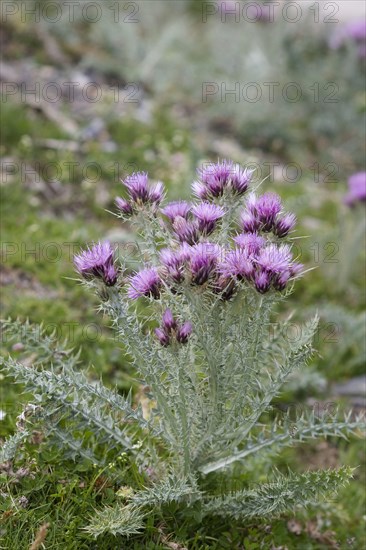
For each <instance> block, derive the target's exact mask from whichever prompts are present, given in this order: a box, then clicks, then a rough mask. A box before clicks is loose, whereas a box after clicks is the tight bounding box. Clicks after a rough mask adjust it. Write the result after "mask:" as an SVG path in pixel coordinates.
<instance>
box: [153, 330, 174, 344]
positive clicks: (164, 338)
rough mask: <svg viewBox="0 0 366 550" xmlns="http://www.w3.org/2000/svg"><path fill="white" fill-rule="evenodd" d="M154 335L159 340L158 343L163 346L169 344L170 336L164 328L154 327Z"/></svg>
mask: <svg viewBox="0 0 366 550" xmlns="http://www.w3.org/2000/svg"><path fill="white" fill-rule="evenodd" d="M154 332H155V336H156V337H157V339H158V340H159V342H160V344H161V345H162V346H164V347H166V346H169V344H170V336H169V334H167V333H166V332H165V331H164V330H162V329H161V328H156V329H155V330H154Z"/></svg>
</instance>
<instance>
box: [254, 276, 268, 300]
mask: <svg viewBox="0 0 366 550" xmlns="http://www.w3.org/2000/svg"><path fill="white" fill-rule="evenodd" d="M254 285H255V288H256V289H257V290H258V292H260V293H261V294H264V293H265V292H268V291H269V289H270V288H271V276H270V275H269V274H268V273H267V272H266V271H258V272H257V273H256V274H255V276H254Z"/></svg>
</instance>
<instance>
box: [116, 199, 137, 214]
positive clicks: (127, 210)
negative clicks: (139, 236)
mask: <svg viewBox="0 0 366 550" xmlns="http://www.w3.org/2000/svg"><path fill="white" fill-rule="evenodd" d="M116 206H117V208H118V209H119V210H120V211H121V212H122V214H125V215H126V216H131V214H132V213H133V208H132V205H131V204H130V203H129V202H128V201H127V200H125V199H122V198H121V197H117V198H116Z"/></svg>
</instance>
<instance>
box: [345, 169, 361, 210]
mask: <svg viewBox="0 0 366 550" xmlns="http://www.w3.org/2000/svg"><path fill="white" fill-rule="evenodd" d="M348 188H349V192H348V194H347V195H346V197H345V199H344V200H345V203H346V204H347V205H348V206H353V205H355V204H356V203H357V202H365V201H366V172H358V173H356V174H353V175H352V176H351V177H350V178H349V179H348Z"/></svg>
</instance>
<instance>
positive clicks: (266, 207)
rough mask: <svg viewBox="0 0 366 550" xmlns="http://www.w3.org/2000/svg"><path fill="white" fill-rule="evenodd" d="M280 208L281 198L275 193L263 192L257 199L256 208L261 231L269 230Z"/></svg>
mask: <svg viewBox="0 0 366 550" xmlns="http://www.w3.org/2000/svg"><path fill="white" fill-rule="evenodd" d="M281 208H282V204H281V199H280V197H279V196H278V195H277V194H276V193H264V195H261V196H260V197H258V199H257V203H256V210H257V216H258V219H259V221H260V222H261V224H262V229H263V231H271V230H272V229H273V225H274V223H275V220H276V216H277V214H279V213H280V211H281Z"/></svg>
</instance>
